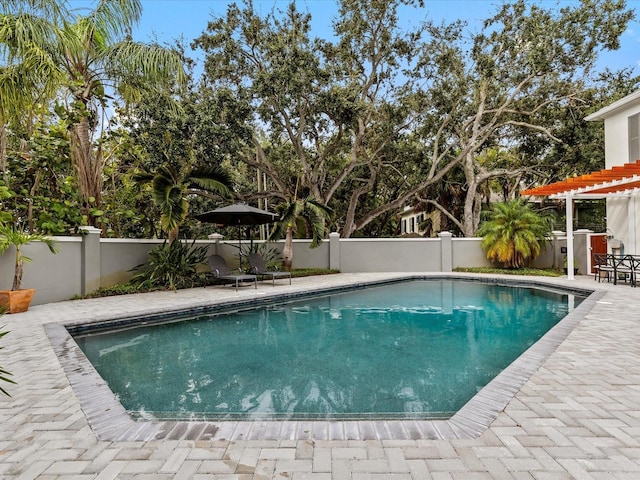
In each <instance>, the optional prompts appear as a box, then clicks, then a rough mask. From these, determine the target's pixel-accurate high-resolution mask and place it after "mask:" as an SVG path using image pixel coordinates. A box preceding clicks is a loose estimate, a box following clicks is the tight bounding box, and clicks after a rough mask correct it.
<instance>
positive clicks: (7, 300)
mask: <svg viewBox="0 0 640 480" xmlns="http://www.w3.org/2000/svg"><path fill="white" fill-rule="evenodd" d="M35 293H36V290H35V288H25V289H22V290H0V305H4V306H6V307H7V308H8V309H9V313H19V312H26V311H27V310H28V309H29V305H30V304H31V300H32V299H33V295H34V294H35Z"/></svg>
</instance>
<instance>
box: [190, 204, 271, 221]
mask: <svg viewBox="0 0 640 480" xmlns="http://www.w3.org/2000/svg"><path fill="white" fill-rule="evenodd" d="M196 218H197V219H198V220H200V221H201V222H207V223H217V224H219V225H225V226H230V225H235V226H241V225H263V224H265V223H273V222H275V221H277V220H278V218H279V217H278V215H277V214H276V213H271V212H267V211H265V210H260V209H259V208H255V207H250V206H249V205H247V204H246V203H235V204H233V205H227V206H226V207H221V208H216V209H215V210H211V211H210V212H205V213H201V214H200V215H196Z"/></svg>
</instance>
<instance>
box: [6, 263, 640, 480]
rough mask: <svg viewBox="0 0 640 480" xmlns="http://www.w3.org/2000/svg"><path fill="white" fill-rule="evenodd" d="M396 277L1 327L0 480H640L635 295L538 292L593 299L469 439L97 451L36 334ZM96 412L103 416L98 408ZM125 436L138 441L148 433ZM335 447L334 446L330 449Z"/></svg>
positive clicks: (347, 437) (37, 316)
mask: <svg viewBox="0 0 640 480" xmlns="http://www.w3.org/2000/svg"><path fill="white" fill-rule="evenodd" d="M399 276H406V274H402V275H401V274H382V273H370V274H366V273H362V274H338V275H326V276H323V277H321V278H318V277H305V278H299V279H296V281H295V282H294V284H293V285H291V286H290V285H287V284H283V285H281V286H279V287H278V288H276V289H272V288H269V289H258V290H255V289H254V288H244V289H240V290H239V291H238V292H235V291H234V289H232V288H219V289H210V288H198V289H190V290H180V291H177V292H171V291H166V292H153V293H147V294H136V295H127V296H122V297H107V298H99V299H92V300H77V301H67V302H60V303H55V304H47V305H37V306H34V307H32V308H31V310H29V311H28V312H25V313H22V314H16V315H11V316H9V317H5V318H3V320H4V323H5V324H6V330H9V331H10V333H9V334H8V335H7V336H6V337H5V340H7V341H6V342H4V344H3V347H4V348H3V349H2V350H1V351H0V359H1V360H2V362H0V363H1V364H2V365H3V367H5V368H6V369H7V370H9V371H11V372H13V374H14V378H15V379H16V380H17V381H18V385H15V386H14V385H11V386H9V391H10V393H11V394H12V397H11V398H8V397H0V417H1V419H2V425H3V428H2V433H0V478H16V479H18V478H19V479H37V478H41V479H96V480H98V479H99V480H104V479H151V478H153V479H191V478H192V479H205V478H207V479H214V480H215V479H225V480H228V479H233V480H266V479H285V478H286V479H290V480H303V479H306V480H392V479H393V480H431V479H438V480H441V479H449V480H460V479H469V480H488V479H513V480H525V479H527V480H533V479H536V480H539V479H580V480H583V479H584V480H590V479H597V480H602V479H614V480H615V479H620V480H622V479H631V478H638V475H640V454H639V453H638V452H640V435H638V431H639V430H638V429H639V427H640V322H638V320H639V318H638V317H637V316H634V315H630V314H629V312H635V311H640V290H639V289H627V288H620V287H619V286H615V285H614V283H613V282H600V283H598V282H594V281H593V278H591V277H590V276H579V277H577V279H576V280H575V281H569V280H567V279H566V278H557V279H544V280H543V281H544V282H545V283H548V284H549V285H556V286H558V285H565V286H572V287H577V288H584V289H592V290H597V291H598V292H600V293H599V294H598V296H597V299H594V300H592V301H591V302H590V305H589V308H587V309H586V313H585V314H584V316H583V317H582V318H581V319H580V321H579V322H578V324H577V326H576V327H575V328H573V330H572V331H570V332H566V333H567V334H568V336H567V337H566V339H565V340H564V341H563V342H562V343H561V344H560V345H559V347H558V348H557V349H556V350H555V352H554V353H553V354H551V356H550V357H549V358H547V359H546V360H545V361H544V363H543V365H542V367H540V368H539V369H537V371H535V373H534V374H533V375H532V376H531V377H530V378H529V380H528V381H526V383H525V384H524V385H523V386H522V388H520V389H519V390H518V391H517V393H516V394H515V396H514V397H513V399H512V400H511V401H510V402H509V403H508V404H507V406H506V408H504V410H503V411H501V412H500V413H498V416H497V418H496V419H495V420H494V421H493V422H492V423H491V425H490V426H489V427H488V428H487V429H486V430H485V431H484V432H483V433H481V434H480V435H479V436H477V437H476V438H459V439H452V440H435V439H431V438H429V437H428V436H422V437H420V438H417V436H416V433H415V432H413V431H411V430H403V431H396V432H391V431H389V429H388V427H387V425H386V424H385V422H374V421H363V422H329V423H324V424H323V425H325V426H324V427H322V428H323V429H322V430H320V429H317V428H316V427H317V424H315V423H314V422H297V424H296V428H295V429H294V430H289V429H284V428H280V429H277V428H273V426H272V425H267V422H240V423H242V425H240V424H238V425H237V426H236V427H234V429H233V430H224V429H219V430H218V431H216V432H213V431H210V435H209V437H208V436H207V434H206V432H204V428H205V427H204V425H199V424H197V423H192V424H191V425H190V426H189V427H188V428H186V427H185V428H184V429H182V430H181V429H180V428H179V427H178V426H176V429H174V430H173V431H172V432H171V437H170V438H169V437H167V438H163V439H157V438H154V439H147V440H139V441H118V440H116V441H113V440H109V441H107V440H100V439H98V437H97V436H96V434H95V432H94V430H93V429H92V427H91V422H90V421H89V419H88V418H87V415H88V413H86V412H85V411H84V410H83V408H82V405H81V403H80V401H79V400H78V398H77V396H76V394H75V393H74V391H73V390H72V388H71V386H70V384H69V380H68V378H67V375H66V374H65V372H64V370H63V368H62V366H61V365H60V362H59V360H58V358H57V357H56V355H55V353H54V351H53V348H52V346H51V343H50V341H49V338H48V337H47V335H46V333H45V328H44V327H45V326H46V325H48V324H59V323H65V324H70V323H82V322H86V321H87V320H90V321H101V320H105V319H110V318H118V317H122V316H132V315H142V314H148V313H156V312H166V311H168V310H172V309H184V308H191V307H194V308H198V307H202V306H204V305H208V304H211V302H227V301H235V300H237V299H238V298H241V299H245V300H247V301H249V300H250V299H252V298H257V297H258V296H264V295H279V294H281V293H282V292H300V291H303V290H309V289H317V288H318V287H323V288H324V287H332V286H339V285H353V284H358V283H362V282H367V281H373V280H381V279H388V278H397V277H399ZM456 276H461V277H464V276H466V275H465V274H457V275H456ZM505 279H506V277H505ZM509 279H510V280H512V278H509ZM524 280H526V278H524ZM536 280H540V279H539V278H536ZM274 290H275V293H274ZM505 388H508V386H507V385H505ZM85 393H86V394H87V395H91V392H85ZM100 401H101V397H96V402H98V403H99V402H100ZM104 408H105V409H108V408H111V405H110V404H109V403H108V402H105V407H104ZM98 420H99V419H98ZM92 421H96V419H95V418H93V419H92ZM327 425H328V426H327ZM133 433H134V434H135V435H137V436H139V437H141V438H142V437H144V436H145V426H144V424H141V425H140V426H139V430H138V431H136V432H133ZM338 436H339V437H340V438H341V439H340V440H334V439H333V438H337V437H338Z"/></svg>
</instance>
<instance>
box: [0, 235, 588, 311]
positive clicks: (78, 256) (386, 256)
mask: <svg viewBox="0 0 640 480" xmlns="http://www.w3.org/2000/svg"><path fill="white" fill-rule="evenodd" d="M593 235H598V234H592V233H591V232H590V231H588V230H578V231H577V232H575V234H574V252H575V261H576V265H577V267H578V268H579V273H580V274H587V273H590V263H591V262H590V258H588V257H589V255H588V253H589V251H590V248H589V245H590V243H589V242H590V239H591V236H593ZM53 238H54V240H55V241H56V246H57V249H58V253H57V254H55V255H52V254H51V253H50V252H49V250H48V248H47V247H46V245H43V244H41V243H39V242H35V243H32V244H29V245H27V246H25V247H23V253H24V254H26V255H27V256H28V257H30V258H31V259H32V260H33V262H32V263H28V264H26V265H25V268H24V276H23V282H22V285H23V288H35V289H36V295H35V297H34V300H33V304H43V303H49V302H56V301H61V300H68V299H70V298H72V297H74V296H78V295H84V294H87V293H90V292H92V291H94V290H95V289H97V288H99V287H108V286H111V285H114V284H116V283H120V282H125V281H127V280H128V279H129V278H131V276H132V275H133V272H132V269H133V268H134V267H136V266H137V265H140V264H143V263H145V262H146V261H147V254H148V252H149V250H151V249H152V248H154V247H156V246H158V245H161V244H162V243H163V241H162V240H137V239H111V238H100V230H98V229H94V228H92V227H87V228H86V229H85V234H84V235H82V236H77V237H53ZM480 241H481V239H480V238H455V237H453V236H452V235H451V234H450V233H449V232H441V233H440V234H439V236H438V238H410V239H408V238H407V239H404V238H350V239H342V238H340V237H339V235H338V234H337V233H332V234H331V235H330V238H329V239H328V240H325V241H323V242H322V243H321V244H320V246H319V247H318V248H315V249H310V248H309V245H310V243H311V242H310V241H309V240H295V241H294V244H293V248H294V259H293V267H294V268H333V269H337V270H340V271H341V272H345V273H353V272H451V271H452V270H453V269H454V268H458V267H483V266H490V264H489V262H488V261H487V259H486V257H485V254H484V252H483V251H482V249H481V247H480ZM254 243H255V242H254ZM258 243H259V242H258ZM196 245H209V253H210V254H213V253H218V254H220V255H222V256H223V257H225V258H226V260H227V262H228V263H229V265H230V266H231V267H232V268H234V267H237V264H238V259H237V258H238V248H237V245H238V244H237V240H233V239H219V240H198V241H196ZM283 245H284V243H283V242H270V243H269V246H270V248H274V249H276V250H278V251H280V252H281V251H282V247H283ZM564 252H566V236H564V235H563V234H561V233H559V232H555V235H554V237H553V239H552V240H551V241H550V242H549V245H548V246H547V249H546V251H545V252H544V253H543V254H542V255H541V256H540V257H538V258H537V259H536V261H535V263H534V266H536V267H541V268H548V267H556V268H562V266H563V265H564V261H565V257H566V255H565V253H564ZM14 259H15V251H14V250H13V249H12V248H11V249H9V250H7V251H6V252H5V253H4V254H3V255H2V256H0V290H3V289H9V288H11V283H12V281H13V272H14V263H13V262H14Z"/></svg>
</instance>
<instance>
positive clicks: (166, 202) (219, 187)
mask: <svg viewBox="0 0 640 480" xmlns="http://www.w3.org/2000/svg"><path fill="white" fill-rule="evenodd" d="M134 179H135V180H136V181H138V182H139V183H141V184H144V183H149V184H151V187H152V197H153V201H154V203H155V204H156V205H158V207H160V211H161V216H160V226H161V227H162V229H163V230H164V231H165V232H167V233H168V240H169V243H171V242H173V241H174V240H175V239H176V238H178V231H179V228H180V224H182V222H183V221H184V219H185V218H186V217H187V213H188V212H189V202H188V196H189V195H199V196H202V197H209V198H215V197H216V196H222V197H229V196H230V195H231V188H232V185H233V182H232V180H231V177H230V176H229V174H228V173H227V172H226V170H223V169H222V168H221V167H218V166H207V167H195V168H191V167H189V166H188V165H183V166H182V167H181V168H176V167H174V166H171V165H163V166H161V167H159V168H158V169H157V170H156V172H154V173H138V174H137V175H135V176H134Z"/></svg>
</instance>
